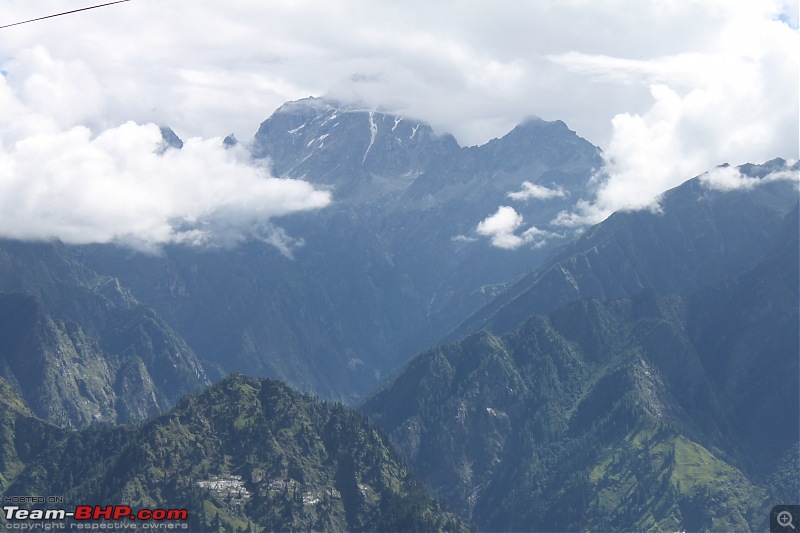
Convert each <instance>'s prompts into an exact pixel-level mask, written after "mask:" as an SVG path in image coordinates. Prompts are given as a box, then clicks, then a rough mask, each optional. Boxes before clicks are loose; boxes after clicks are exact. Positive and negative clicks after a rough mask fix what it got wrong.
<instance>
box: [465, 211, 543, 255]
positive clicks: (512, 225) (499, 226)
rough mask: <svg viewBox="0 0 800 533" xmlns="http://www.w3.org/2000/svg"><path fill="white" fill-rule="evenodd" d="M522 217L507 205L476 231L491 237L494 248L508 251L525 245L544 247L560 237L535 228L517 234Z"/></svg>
mask: <svg viewBox="0 0 800 533" xmlns="http://www.w3.org/2000/svg"><path fill="white" fill-rule="evenodd" d="M522 223H523V218H522V215H520V214H519V213H517V211H516V210H515V209H514V208H513V207H509V206H507V205H504V206H500V207H498V208H497V212H496V213H495V214H493V215H490V216H488V217H486V218H485V219H484V220H483V221H481V222H480V223H479V224H478V227H477V228H476V229H475V231H476V232H477V233H478V234H479V235H483V236H484V237H489V238H490V241H491V243H492V246H495V247H497V248H503V249H506V250H515V249H517V248H519V247H520V246H522V245H523V244H529V243H534V246H536V247H539V246H543V245H544V244H545V242H546V240H547V239H549V238H552V237H558V236H559V235H557V234H555V233H551V232H549V231H545V230H541V229H539V228H536V227H535V226H531V227H530V228H528V229H526V230H525V231H523V232H522V233H521V234H520V235H517V234H516V233H515V232H516V231H517V230H518V229H519V228H520V226H522Z"/></svg>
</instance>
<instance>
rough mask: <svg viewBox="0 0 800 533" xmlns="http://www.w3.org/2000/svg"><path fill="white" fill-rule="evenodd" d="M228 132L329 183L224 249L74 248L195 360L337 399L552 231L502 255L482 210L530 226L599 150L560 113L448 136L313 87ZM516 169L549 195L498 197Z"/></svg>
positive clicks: (509, 272)
mask: <svg viewBox="0 0 800 533" xmlns="http://www.w3.org/2000/svg"><path fill="white" fill-rule="evenodd" d="M239 145H242V146H247V147H249V149H250V151H251V154H252V156H253V158H255V160H256V161H257V162H258V163H259V164H268V165H269V166H270V168H271V170H272V173H273V174H274V175H276V176H278V177H282V178H296V179H304V180H306V181H308V182H310V183H313V184H314V185H315V186H317V187H320V188H324V189H327V190H330V191H331V194H332V198H333V202H332V204H331V205H330V206H328V207H326V208H324V209H321V210H319V211H316V212H313V213H302V214H294V215H290V216H285V217H281V218H280V219H277V220H275V221H273V224H274V225H273V226H272V227H271V228H267V229H265V230H264V233H261V234H257V235H253V238H252V239H250V240H249V241H248V242H246V243H243V244H241V245H239V246H237V247H236V248H234V249H224V248H218V249H207V248H204V249H199V248H190V247H187V246H167V247H165V249H164V250H163V253H162V254H160V255H157V256H154V255H145V254H141V253H136V252H131V251H128V250H121V249H119V248H115V247H112V246H87V247H81V248H80V249H79V250H77V251H76V252H75V253H76V256H77V257H79V258H80V260H81V261H82V262H84V264H85V265H86V266H87V267H89V268H91V269H92V270H94V271H97V272H100V273H101V274H103V275H108V276H113V277H115V278H119V279H120V281H121V283H123V284H124V285H125V286H127V287H130V288H131V290H132V292H133V294H134V295H135V296H136V298H137V299H139V300H140V301H142V302H144V303H146V304H147V305H150V306H152V307H153V308H154V309H155V310H156V311H157V312H158V314H159V315H160V316H162V317H163V318H164V319H165V320H166V321H167V322H168V323H169V324H170V325H171V326H172V327H174V328H175V330H176V331H178V332H179V333H180V334H181V335H182V336H183V337H184V338H185V339H186V340H187V342H188V344H189V345H190V346H191V347H192V349H193V350H194V351H195V352H196V353H197V354H198V356H199V357H200V358H201V359H202V360H203V361H207V362H209V363H211V364H207V365H206V366H207V368H212V367H214V368H218V369H219V371H220V373H223V374H224V373H227V372H231V371H241V372H245V373H250V374H255V375H268V376H273V377H276V378H279V379H282V380H285V381H286V382H287V383H289V384H291V385H293V386H295V387H297V388H299V389H301V390H306V391H314V392H316V393H319V394H321V395H323V396H324V397H326V398H336V399H343V400H347V401H353V400H354V399H355V398H357V397H359V396H360V395H361V394H364V393H365V392H366V391H368V390H369V389H370V388H371V387H373V386H374V385H375V384H376V383H377V382H378V381H379V380H380V378H381V375H383V374H385V373H386V372H387V371H390V370H393V369H394V368H396V367H397V366H398V365H401V364H402V363H403V362H405V361H406V360H407V359H408V358H409V357H411V356H412V355H413V354H415V353H417V352H418V351H419V350H421V349H424V348H425V347H427V346H429V345H430V343H431V342H433V341H434V340H436V339H439V338H441V337H442V336H443V335H444V334H445V333H446V332H447V331H449V330H451V329H452V328H453V327H455V326H456V325H457V324H458V323H460V322H461V321H462V320H463V319H465V318H466V317H467V315H468V314H470V313H471V312H472V311H474V310H476V309H477V308H478V307H479V306H481V305H483V304H485V303H486V302H487V301H489V299H490V298H491V297H492V296H493V295H494V294H495V293H496V292H497V291H498V290H499V287H501V286H503V284H505V283H508V282H510V281H511V280H513V279H515V278H517V277H518V276H520V275H521V274H523V273H525V272H528V271H529V270H530V269H531V268H533V267H534V266H536V265H537V264H538V263H539V262H540V261H542V260H543V259H544V258H545V257H546V254H547V250H548V249H549V248H548V247H550V246H551V245H552V244H553V243H556V242H558V241H559V240H560V239H561V237H559V236H556V235H555V234H554V233H553V232H550V233H549V234H548V235H550V236H549V237H548V239H549V240H547V241H546V242H545V241H541V240H540V241H537V242H536V243H533V242H530V243H528V244H527V245H526V246H523V247H522V248H520V249H518V250H515V251H514V252H513V253H512V252H510V251H508V250H503V249H499V248H495V247H492V246H490V245H489V243H488V240H487V239H485V238H483V237H481V236H479V235H478V234H476V231H475V229H476V227H477V226H478V224H479V223H480V222H481V221H482V220H483V219H485V218H486V217H488V216H490V215H492V214H494V213H495V212H496V211H497V210H498V208H499V207H500V206H503V205H506V206H510V205H514V206H515V209H516V210H517V211H518V213H519V214H520V215H521V216H523V217H524V219H525V226H524V227H523V228H521V230H522V229H524V228H526V227H527V225H528V224H530V225H536V226H537V227H539V228H541V229H542V230H543V231H545V228H546V227H547V224H548V223H549V221H550V220H551V219H552V218H553V217H554V216H555V215H556V214H557V213H558V212H560V211H561V210H563V209H566V208H568V207H570V206H572V205H574V203H575V202H577V201H578V200H580V199H581V198H583V197H584V195H585V194H587V193H586V184H587V183H588V181H589V179H590V178H591V176H592V173H593V171H594V169H595V168H598V167H599V166H600V165H601V164H602V160H601V157H600V153H599V149H598V148H597V147H595V146H592V145H591V144H590V143H588V142H587V141H585V140H583V139H581V138H580V137H578V136H577V135H576V134H575V132H573V131H571V130H569V129H568V128H567V126H566V125H565V124H564V123H563V122H546V121H543V120H540V119H531V120H529V121H526V122H525V123H523V124H521V125H519V126H517V127H516V128H515V129H514V130H512V131H511V132H509V133H508V134H507V135H505V136H504V137H502V138H500V139H494V140H492V141H490V142H488V143H486V144H485V145H483V146H477V147H461V146H459V145H458V143H457V142H456V140H455V139H454V138H453V137H452V136H450V135H446V134H445V135H437V134H436V133H434V131H433V130H432V129H431V127H430V126H429V125H427V124H425V123H424V122H421V121H419V120H415V119H411V118H407V117H401V116H398V115H393V114H390V113H386V112H381V111H378V110H364V109H360V108H357V107H353V106H349V105H346V104H343V103H340V102H334V101H330V100H325V99H315V98H309V99H305V100H301V101H297V102H290V103H287V104H285V105H283V106H282V107H281V108H279V109H278V110H277V111H275V113H273V115H272V116H271V117H270V118H268V119H267V120H266V121H264V122H263V123H262V124H261V126H260V128H259V130H258V132H257V133H256V135H255V137H254V138H253V139H252V140H251V141H250V142H249V143H239ZM525 182H528V183H529V184H535V185H537V186H539V187H541V188H542V190H545V189H546V190H547V191H551V192H552V194H553V196H551V197H548V198H546V199H539V200H535V199H529V200H522V199H518V200H515V199H513V198H510V197H509V194H510V193H513V192H519V191H520V190H523V189H524V185H523V184H524V183H525ZM551 229H552V228H551ZM543 235H544V234H543Z"/></svg>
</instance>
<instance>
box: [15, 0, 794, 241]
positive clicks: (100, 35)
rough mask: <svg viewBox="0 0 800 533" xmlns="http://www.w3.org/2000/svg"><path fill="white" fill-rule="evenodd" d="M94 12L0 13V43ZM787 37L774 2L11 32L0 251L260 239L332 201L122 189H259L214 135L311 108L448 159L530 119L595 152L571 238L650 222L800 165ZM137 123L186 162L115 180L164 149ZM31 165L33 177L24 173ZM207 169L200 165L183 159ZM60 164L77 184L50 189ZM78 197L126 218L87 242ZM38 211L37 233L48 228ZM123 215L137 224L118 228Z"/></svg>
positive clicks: (112, 16)
mask: <svg viewBox="0 0 800 533" xmlns="http://www.w3.org/2000/svg"><path fill="white" fill-rule="evenodd" d="M95 3H101V2H95ZM89 5H92V2H91V1H70V2H64V1H63V0H35V1H34V0H6V1H5V2H3V9H2V12H0V25H3V24H9V23H13V22H17V21H21V20H26V19H30V18H35V17H40V16H44V15H49V14H53V13H57V12H59V11H64V10H66V9H75V8H79V7H85V6H89ZM797 24H798V8H797V3H796V2H791V1H781V0H696V1H692V0H653V1H644V0H642V1H640V0H536V1H528V2H524V1H520V0H507V1H494V2H485V1H483V2H476V1H459V2H456V1H452V2H448V1H436V2H430V1H424V2H423V1H404V2H396V1H394V2H390V1H375V0H371V1H366V0H364V1H356V0H353V1H342V0H329V1H321V0H316V1H302V0H300V1H267V2H263V1H255V0H226V1H225V2H220V1H218V0H132V1H130V2H127V3H123V4H118V5H113V6H109V7H104V8H99V9H96V10H92V11H87V12H83V13H78V14H73V15H67V16H63V17H57V18H53V19H49V20H45V21H41V22H35V23H31V24H25V25H21V26H16V27H12V28H6V29H3V30H0V70H2V72H3V77H2V78H0V143H2V144H1V145H0V163H1V164H2V167H0V213H1V214H0V233H3V234H5V235H11V236H15V235H17V234H19V235H22V233H24V232H22V233H20V231H21V230H20V228H21V227H24V228H27V230H29V231H28V233H27V234H26V235H27V236H28V237H47V236H48V235H49V234H48V231H50V232H51V233H52V232H53V230H52V229H48V228H51V227H52V225H53V224H56V226H57V225H58V220H62V225H64V224H66V225H67V226H69V227H70V228H72V230H73V233H71V234H69V233H65V232H63V231H61V230H59V231H58V232H56V233H53V234H52V235H51V236H56V237H59V238H65V236H66V240H68V241H70V242H82V241H91V242H97V241H99V242H106V241H108V240H114V239H115V238H119V236H120V235H125V234H129V235H131V236H135V235H138V236H139V237H140V238H141V239H143V240H144V241H152V242H156V243H158V242H168V241H180V240H184V241H185V240H192V239H198V238H199V239H200V240H202V235H201V236H200V237H198V235H197V231H200V230H198V228H197V227H194V228H193V229H192V230H191V232H183V233H181V232H179V231H177V230H175V229H174V228H173V229H172V230H170V229H169V228H168V226H169V225H170V224H171V222H170V221H172V220H176V219H182V220H183V219H185V220H188V221H190V222H193V223H197V224H201V223H209V221H210V220H212V219H214V220H216V219H218V218H219V217H220V213H222V212H233V211H236V210H240V211H244V212H245V215H243V217H242V218H243V219H246V220H251V219H252V220H256V221H258V222H259V223H261V224H262V225H263V224H266V223H267V221H268V220H269V219H270V217H273V216H277V215H279V214H282V213H285V212H289V211H292V210H296V209H314V208H318V207H321V206H324V205H326V203H327V202H328V201H329V200H330V199H329V198H327V197H326V196H324V195H321V193H318V192H317V191H314V190H313V189H312V188H311V187H304V186H303V184H289V186H290V187H292V189H291V190H288V189H287V190H284V189H282V188H281V187H282V185H281V184H280V183H273V184H272V185H270V187H271V188H267V189H264V188H262V189H258V191H257V192H256V193H255V194H256V198H258V199H260V201H262V203H266V204H267V205H268V206H269V208H266V209H261V210H257V212H252V213H251V212H250V211H248V210H252V209H253V206H252V205H250V206H249V207H248V206H246V205H243V204H242V202H243V201H244V199H242V198H239V199H236V198H230V199H227V200H229V201H220V202H216V200H215V198H218V197H219V196H217V197H214V196H210V197H203V198H200V197H196V198H189V199H185V198H184V199H169V198H168V199H167V200H164V201H163V202H162V203H163V205H161V206H160V208H159V210H158V211H157V212H156V213H151V212H150V211H149V210H147V209H146V208H145V207H144V204H146V203H147V202H146V201H144V200H143V201H142V207H141V209H142V211H138V210H137V209H135V208H133V207H130V206H129V205H127V203H126V202H125V199H126V198H127V197H130V195H131V194H134V196H135V195H146V190H136V191H134V192H132V190H133V189H135V188H136V184H137V183H139V184H141V183H144V184H145V185H147V187H150V186H155V185H154V184H151V183H149V182H148V181H147V180H146V176H147V175H148V173H150V174H152V172H153V167H154V166H159V165H160V166H159V171H160V172H165V173H170V172H174V173H178V174H179V175H180V176H184V177H183V178H182V179H184V180H188V179H189V175H188V174H187V175H184V174H182V173H189V172H191V173H194V174H191V177H192V179H194V180H195V181H194V183H204V181H201V180H209V183H211V184H212V186H218V187H221V188H222V189H224V188H225V186H223V185H221V184H220V183H219V182H218V180H219V177H218V176H217V177H215V176H214V175H211V172H210V171H204V170H202V169H216V168H218V167H219V165H222V166H224V167H225V168H229V167H230V168H229V170H230V169H232V168H235V169H236V170H235V171H231V173H232V174H233V175H236V176H239V179H241V180H242V181H241V183H239V184H238V186H239V187H241V186H242V184H253V183H256V182H257V181H258V180H259V179H265V178H264V176H265V170H264V169H258V168H253V167H252V166H250V165H249V164H248V163H247V162H246V161H244V160H243V159H244V158H243V156H242V154H238V155H237V154H230V153H223V152H221V153H219V154H213V153H212V152H214V150H216V148H211V147H212V146H216V144H218V138H219V137H223V136H225V135H227V134H228V133H235V134H236V135H237V137H239V138H240V139H243V140H247V139H249V138H251V137H252V135H253V134H254V133H255V131H256V129H257V128H258V125H259V123H260V122H261V121H263V120H264V119H266V118H267V117H268V116H269V115H270V114H271V113H272V112H273V111H274V109H275V108H277V107H278V106H279V105H281V104H282V103H283V102H285V101H287V100H294V99H298V98H303V97H306V96H309V95H314V96H324V95H330V96H334V97H337V98H340V99H346V100H354V101H359V102H361V103H362V104H363V105H365V106H367V107H375V106H382V107H385V108H388V109H389V110H394V111H396V112H399V113H402V114H404V115H405V116H413V117H416V118H420V119H423V120H427V121H428V122H430V123H431V124H432V125H433V127H434V128H435V129H436V130H437V131H438V132H445V131H446V132H450V133H453V134H454V135H455V136H456V138H457V139H458V140H459V142H460V143H461V144H462V145H471V144H480V143H483V142H486V141H487V140H489V139H491V138H492V137H498V136H502V135H503V134H504V133H506V132H507V131H508V130H509V129H511V128H512V127H513V126H514V125H515V124H516V123H518V122H520V121H521V120H523V119H524V118H525V117H527V116H531V115H536V116H540V117H542V118H544V119H546V120H556V119H560V120H563V121H564V122H566V123H567V125H568V126H569V127H570V128H571V129H573V130H575V131H576V132H577V133H578V134H579V135H581V136H583V137H585V138H587V139H588V140H589V141H591V142H592V143H594V144H597V145H598V146H600V147H601V148H602V149H603V150H604V152H605V157H606V161H607V166H606V169H605V170H604V172H603V173H602V174H601V175H598V178H597V179H598V182H599V184H600V186H599V187H598V190H597V196H596V198H595V201H594V202H593V203H591V204H587V205H585V206H583V209H582V211H581V212H578V213H575V217H574V218H573V220H575V221H576V222H581V221H584V222H585V221H597V220H598V219H600V218H602V216H605V215H606V214H607V213H608V212H610V211H611V210H613V209H617V208H626V207H627V208H635V207H641V206H645V205H650V204H651V203H652V199H653V197H655V196H656V195H657V194H659V193H660V192H662V191H663V190H665V189H667V188H669V187H672V186H675V185H678V184H679V183H681V182H682V181H684V180H686V179H688V178H690V177H692V176H694V175H697V174H699V173H701V172H703V171H705V170H707V169H709V168H712V167H714V166H716V165H718V164H721V163H724V162H728V163H731V164H734V165H735V164H741V163H745V162H763V161H765V160H768V159H771V158H773V157H776V156H781V157H784V158H786V159H797V158H798V143H799V142H800V141H799V140H798V115H799V114H800V111H799V110H798V79H799V76H800V74H799V73H798V58H799V54H800V46H799V45H800V39H799V38H798V31H797ZM151 123H155V124H163V125H169V126H171V127H172V128H173V129H174V130H175V131H176V132H177V133H178V134H179V135H180V136H181V137H182V138H183V139H193V138H194V140H193V141H192V142H191V143H189V150H187V153H186V154H185V155H183V156H181V157H178V156H175V157H174V158H173V159H175V161H170V162H167V163H164V162H163V161H158V162H156V161H155V160H153V161H150V160H147V161H145V162H143V163H142V162H140V164H139V166H138V167H136V168H130V165H128V166H127V167H126V165H125V161H131V160H134V159H136V158H133V159H131V158H130V157H129V156H130V154H128V155H127V156H125V157H128V159H125V157H123V155H122V154H123V153H126V154H127V152H126V150H144V151H145V152H147V153H148V154H149V153H151V152H152V146H151V145H152V144H153V143H156V144H157V143H158V138H157V136H156V135H155V133H154V131H155V130H154V129H153V127H152V126H148V124H151ZM104 133H105V134H106V135H105V137H104V138H102V139H100V140H102V142H98V138H101V137H103V134H104ZM203 143H205V144H203ZM67 148H68V149H69V150H70V152H69V153H65V152H59V150H66V149H67ZM31 151H34V152H36V153H38V157H39V159H37V160H36V161H33V162H32V161H30V159H29V157H30V153H31ZM48 154H49V156H48ZM201 155H202V156H203V157H206V158H216V159H214V161H213V163H209V162H208V161H205V162H198V161H189V159H190V158H191V157H193V156H197V157H200V156H201ZM24 158H28V159H24ZM181 158H183V159H182V160H180V161H178V159H181ZM51 159H52V160H51ZM144 159H147V157H146V156H145V157H144ZM70 165H73V169H75V168H80V169H82V170H81V172H82V173H88V175H89V179H86V180H83V179H82V178H81V177H76V176H75V175H71V177H70V176H66V177H65V175H64V172H63V170H64V167H65V166H66V167H69V166H70ZM148 165H149V166H148ZM164 165H167V166H164ZM169 165H174V168H173V167H170V166H169ZM215 165H216V166H215ZM112 169H116V170H114V172H117V173H123V174H124V173H127V174H126V175H127V180H128V181H124V180H123V183H125V184H126V187H127V188H126V187H121V188H119V189H116V188H114V187H113V186H111V185H109V184H108V183H107V182H105V181H103V180H104V179H106V178H104V176H108V175H109V173H110V172H112ZM23 171H24V174H23ZM82 173H81V174H80V176H84V174H82ZM73 174H75V172H73ZM215 179H216V180H217V182H214V180H215ZM142 180H144V181H142ZM215 183H216V185H213V184H215ZM81 184H83V185H86V186H87V187H89V186H92V187H93V189H92V190H95V191H96V190H97V188H98V187H99V188H100V189H101V190H102V189H103V187H104V186H105V187H106V189H105V191H106V192H105V194H96V193H95V194H94V196H95V197H96V198H97V201H104V202H105V204H103V205H104V206H105V210H106V211H109V212H119V210H120V209H123V208H124V209H123V210H125V209H127V211H125V212H126V213H127V215H128V216H127V217H126V216H120V217H118V218H120V220H119V224H118V225H115V224H111V225H107V226H106V227H105V229H104V230H103V226H102V224H103V223H102V221H103V220H104V219H103V217H102V216H98V217H95V218H94V219H91V220H86V218H87V213H84V212H83V211H81V209H80V208H79V207H76V206H72V207H70V208H67V207H65V206H63V205H62V206H61V207H58V206H59V201H58V200H59V198H60V196H59V195H60V194H62V193H63V190H66V189H69V188H70V187H74V188H76V189H81V190H80V191H79V193H80V194H78V193H76V196H80V195H83V190H82V187H81ZM180 186H181V182H180V181H178V182H177V184H176V185H175V187H174V188H173V189H174V190H172V189H170V190H161V194H162V195H167V196H169V195H170V194H178V192H179V191H180ZM247 186H248V187H249V186H250V185H247ZM259 186H260V185H255V187H256V188H258V187H259ZM59 187H61V189H59ZM132 188H133V189H132ZM235 188H236V187H232V188H231V190H234V189H235ZM278 190H280V194H277V196H276V191H278ZM59 191H61V192H59ZM117 191H125V195H123V194H122V193H119V194H117ZM115 195H116V196H115ZM195 196H197V195H195ZM170 198H171V197H170ZM285 201H289V204H284V203H282V202H285ZM62 203H63V202H62ZM11 204H13V206H14V208H15V215H14V218H13V219H12V218H11V217H10V215H8V214H7V213H9V212H10V211H9V209H10V208H11ZM81 205H82V206H83V209H84V210H87V211H91V209H93V207H94V204H93V203H92V202H90V201H88V200H85V201H83V202H82V203H81ZM109 205H110V207H109ZM45 209H47V210H49V212H50V215H49V216H50V217H51V218H52V219H53V220H50V221H49V222H43V216H44V213H43V210H45ZM128 217H130V220H133V219H137V218H138V217H144V218H148V217H150V218H151V220H150V221H149V222H148V223H146V224H144V225H143V227H138V226H137V227H133V226H132V225H131V222H130V220H129V218H128ZM89 218H91V217H89ZM15 221H16V222H15ZM54 221H55V222H54ZM37 224H39V225H41V226H42V227H43V228H44V229H41V230H36V229H35V228H36V227H38V226H37ZM98 224H99V225H100V227H98ZM11 226H14V230H13V231H11V230H9V228H10V227H11ZM101 230H102V231H101ZM15 232H16V233H15ZM201 233H202V231H201ZM69 235H73V236H72V237H70V236H69ZM115 236H116V237H115Z"/></svg>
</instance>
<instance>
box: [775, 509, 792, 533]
mask: <svg viewBox="0 0 800 533" xmlns="http://www.w3.org/2000/svg"><path fill="white" fill-rule="evenodd" d="M777 520H778V525H780V526H781V527H787V526H788V527H790V528H792V530H794V524H793V523H792V513H790V512H789V511H781V512H780V513H778V516H777Z"/></svg>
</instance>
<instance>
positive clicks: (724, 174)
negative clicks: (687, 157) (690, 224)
mask: <svg viewBox="0 0 800 533" xmlns="http://www.w3.org/2000/svg"><path fill="white" fill-rule="evenodd" d="M799 179H800V176H799V175H798V172H797V171H792V170H779V171H776V172H771V173H770V174H767V175H766V176H764V177H763V178H754V177H751V176H745V175H744V174H742V173H741V172H740V171H739V169H738V168H736V167H731V166H719V167H717V168H714V169H712V170H709V171H708V172H706V173H704V174H701V175H700V183H702V184H703V185H704V186H705V187H707V188H709V189H713V190H718V191H732V190H735V189H745V190H747V189H752V188H753V187H755V186H757V185H759V184H760V183H764V182H769V181H776V180H787V181H798V180H799Z"/></svg>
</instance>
